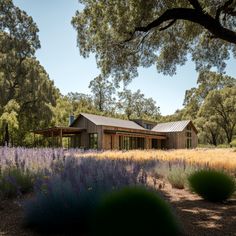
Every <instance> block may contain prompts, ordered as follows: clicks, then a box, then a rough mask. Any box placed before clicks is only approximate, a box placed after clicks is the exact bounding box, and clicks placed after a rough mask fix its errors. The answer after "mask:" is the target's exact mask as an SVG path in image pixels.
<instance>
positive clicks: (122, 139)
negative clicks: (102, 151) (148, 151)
mask: <svg viewBox="0 0 236 236" xmlns="http://www.w3.org/2000/svg"><path fill="white" fill-rule="evenodd" d="M144 147H145V139H144V138H141V137H130V136H119V149H120V150H124V149H125V150H130V149H144Z"/></svg>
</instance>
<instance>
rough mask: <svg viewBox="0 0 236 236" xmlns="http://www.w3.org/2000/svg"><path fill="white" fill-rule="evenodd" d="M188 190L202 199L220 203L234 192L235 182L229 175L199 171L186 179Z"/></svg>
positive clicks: (219, 172)
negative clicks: (188, 185)
mask: <svg viewBox="0 0 236 236" xmlns="http://www.w3.org/2000/svg"><path fill="white" fill-rule="evenodd" d="M188 180H189V184H190V188H191V189H192V191H193V192H195V193H197V194H198V195H200V196H201V197H202V198H204V199H205V200H208V201H212V202H222V201H225V200H227V199H228V198H230V197H231V195H232V194H233V193H234V191H235V180H234V178H233V177H231V176H230V175H228V174H226V173H224V172H221V171H216V170H199V171H196V172H194V173H193V174H191V175H190V176H189V178H188Z"/></svg>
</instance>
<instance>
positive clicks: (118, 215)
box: [91, 187, 180, 236]
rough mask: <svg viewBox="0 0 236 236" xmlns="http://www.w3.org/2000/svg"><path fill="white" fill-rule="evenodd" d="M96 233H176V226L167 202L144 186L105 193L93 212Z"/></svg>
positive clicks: (99, 235)
mask: <svg viewBox="0 0 236 236" xmlns="http://www.w3.org/2000/svg"><path fill="white" fill-rule="evenodd" d="M92 222H93V223H92V227H91V229H92V234H91V235H94V236H95V235H96V236H110V235H112V236H118V235H119V236H120V235H122V236H132V235H134V236H139V235H179V234H180V228H179V225H178V223H177V221H176V219H175V217H174V215H173V214H172V212H171V209H170V207H169V206H168V205H167V203H166V202H165V201H164V200H163V199H161V198H160V197H159V196H158V195H157V194H156V193H154V192H150V191H148V190H146V189H144V188H137V187H132V188H124V189H122V190H120V191H115V192H113V193H110V194H108V195H107V196H105V197H104V198H103V199H102V201H101V203H100V204H99V206H98V208H97V209H96V211H95V214H94V218H93V220H92Z"/></svg>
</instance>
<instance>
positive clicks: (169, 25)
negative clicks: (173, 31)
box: [159, 19, 177, 31]
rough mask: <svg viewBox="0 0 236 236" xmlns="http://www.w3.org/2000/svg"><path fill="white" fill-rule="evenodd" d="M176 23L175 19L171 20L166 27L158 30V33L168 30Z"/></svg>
mask: <svg viewBox="0 0 236 236" xmlns="http://www.w3.org/2000/svg"><path fill="white" fill-rule="evenodd" d="M176 21H177V20H176V19H174V20H172V21H171V22H170V23H169V24H168V25H166V26H164V27H162V28H160V29H159V30H160V31H163V30H166V29H168V28H169V27H171V26H172V25H173V24H174V23H175V22H176Z"/></svg>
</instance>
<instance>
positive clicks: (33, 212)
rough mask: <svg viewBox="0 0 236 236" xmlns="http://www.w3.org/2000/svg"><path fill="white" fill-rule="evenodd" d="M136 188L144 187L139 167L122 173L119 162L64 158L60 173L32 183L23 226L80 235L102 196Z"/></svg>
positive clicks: (143, 174) (144, 178) (123, 166)
mask: <svg viewBox="0 0 236 236" xmlns="http://www.w3.org/2000/svg"><path fill="white" fill-rule="evenodd" d="M59 167H60V166H59ZM54 168H56V169H58V167H56V166H54ZM59 169H60V168H59ZM55 173H57V174H55ZM136 184H137V185H138V184H142V185H146V175H145V173H143V172H141V173H140V167H139V166H137V167H136V168H133V169H129V170H126V166H125V165H124V164H123V162H116V163H114V162H113V161H110V160H96V159H95V158H84V159H83V158H81V159H76V158H69V157H68V158H67V159H66V162H65V166H64V167H63V168H62V170H61V171H57V172H54V174H53V175H52V176H51V177H50V178H49V179H47V178H46V179H45V180H44V181H42V179H39V180H38V181H37V182H36V187H35V189H36V190H37V191H36V197H35V198H34V199H32V200H28V201H27V202H26V203H25V207H24V209H25V226H27V227H29V228H32V229H35V230H36V231H41V232H43V233H47V232H50V233H60V232H63V231H64V232H65V233H68V232H74V231H76V233H77V235H80V234H84V233H86V232H87V229H88V219H89V218H90V214H91V212H92V211H93V209H94V208H95V207H96V205H97V202H98V201H99V199H100V198H101V196H102V195H103V194H104V193H107V192H110V191H112V190H114V189H120V188H122V187H124V186H130V185H136Z"/></svg>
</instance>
